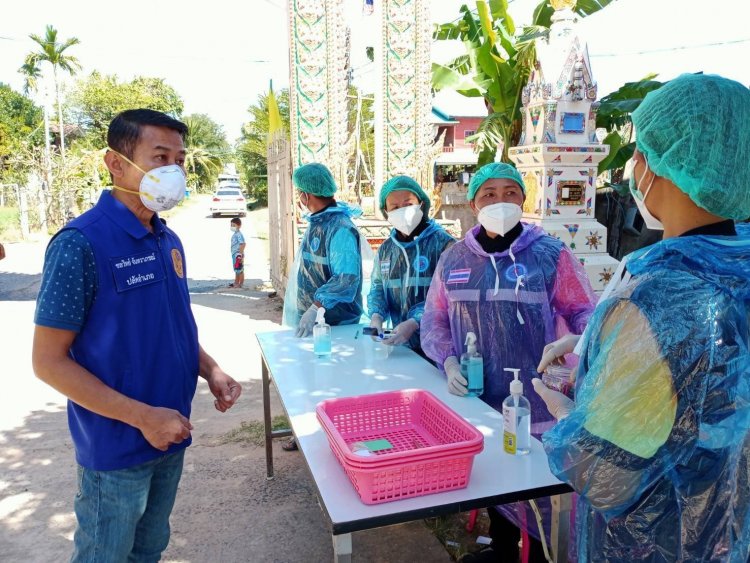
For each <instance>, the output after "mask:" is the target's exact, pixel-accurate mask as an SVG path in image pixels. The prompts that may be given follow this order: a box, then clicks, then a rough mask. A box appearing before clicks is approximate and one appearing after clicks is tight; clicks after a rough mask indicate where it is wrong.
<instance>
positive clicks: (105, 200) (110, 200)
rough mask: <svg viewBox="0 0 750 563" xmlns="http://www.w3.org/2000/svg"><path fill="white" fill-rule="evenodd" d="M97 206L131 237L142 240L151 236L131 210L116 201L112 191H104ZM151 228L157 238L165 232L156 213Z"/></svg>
mask: <svg viewBox="0 0 750 563" xmlns="http://www.w3.org/2000/svg"><path fill="white" fill-rule="evenodd" d="M96 205H97V207H99V208H100V209H101V210H102V211H103V212H104V214H105V215H106V216H107V217H109V218H110V219H112V221H114V222H115V223H116V224H117V225H118V226H119V227H120V228H121V229H123V230H124V231H125V232H126V233H128V234H129V235H130V236H131V237H133V238H135V239H142V238H143V237H145V236H146V235H149V234H151V233H150V232H149V230H148V229H147V228H146V227H144V226H143V224H142V223H141V222H140V221H139V220H138V217H136V216H135V214H134V213H133V212H132V211H130V209H128V208H127V207H126V206H125V205H124V204H123V203H122V202H120V201H118V200H117V199H115V197H114V196H113V195H112V190H104V191H103V192H102V195H101V196H100V197H99V202H98V203H97V204H96ZM151 226H152V227H153V228H154V235H155V236H157V237H158V236H159V235H160V234H161V233H162V231H163V230H164V225H163V224H162V222H161V221H160V220H159V215H158V214H157V213H154V216H153V217H152V218H151Z"/></svg>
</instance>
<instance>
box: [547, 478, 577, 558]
mask: <svg viewBox="0 0 750 563" xmlns="http://www.w3.org/2000/svg"><path fill="white" fill-rule="evenodd" d="M551 499H552V530H551V534H550V539H551V543H552V560H553V561H554V562H555V563H562V562H563V561H567V560H568V541H569V540H570V506H571V499H572V494H571V493H565V494H563V495H555V496H553V497H551Z"/></svg>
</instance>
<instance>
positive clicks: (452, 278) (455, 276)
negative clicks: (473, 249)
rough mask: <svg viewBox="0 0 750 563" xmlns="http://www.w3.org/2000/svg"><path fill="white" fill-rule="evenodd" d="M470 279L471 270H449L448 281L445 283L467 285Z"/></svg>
mask: <svg viewBox="0 0 750 563" xmlns="http://www.w3.org/2000/svg"><path fill="white" fill-rule="evenodd" d="M470 277H471V268H466V269H463V270H451V271H450V272H448V281H447V282H446V283H467V282H468V281H469V278H470Z"/></svg>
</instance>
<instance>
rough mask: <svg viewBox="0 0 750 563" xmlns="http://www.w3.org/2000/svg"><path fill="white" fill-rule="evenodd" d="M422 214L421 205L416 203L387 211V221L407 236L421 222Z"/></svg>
mask: <svg viewBox="0 0 750 563" xmlns="http://www.w3.org/2000/svg"><path fill="white" fill-rule="evenodd" d="M423 216H424V213H422V206H421V205H419V204H416V205H409V206H408V207H400V208H399V209H394V210H393V211H389V212H388V221H389V222H390V224H391V225H393V227H394V228H395V229H396V230H397V231H398V232H400V233H401V234H403V235H404V236H407V237H408V236H409V235H410V234H412V233H413V232H414V229H416V228H417V227H418V226H419V223H421V222H422V217H423Z"/></svg>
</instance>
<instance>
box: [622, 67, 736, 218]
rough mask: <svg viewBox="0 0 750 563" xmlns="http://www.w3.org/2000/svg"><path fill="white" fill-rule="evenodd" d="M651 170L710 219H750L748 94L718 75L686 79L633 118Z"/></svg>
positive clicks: (653, 95) (653, 97) (653, 96)
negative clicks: (672, 185) (685, 195)
mask: <svg viewBox="0 0 750 563" xmlns="http://www.w3.org/2000/svg"><path fill="white" fill-rule="evenodd" d="M633 124H634V125H635V132H636V147H637V148H638V150H639V151H640V152H641V153H643V155H645V157H646V163H647V164H648V167H649V169H650V170H651V171H652V172H654V174H656V175H657V176H661V177H662V178H666V179H667V180H669V181H670V182H672V183H673V184H674V185H675V186H677V187H678V188H679V189H680V190H681V191H683V192H684V193H685V194H687V196H688V197H689V198H690V199H691V200H693V202H695V204H696V205H698V206H700V207H702V208H703V209H705V210H706V211H708V212H709V213H713V214H714V215H718V216H719V217H724V218H727V219H747V218H748V217H750V189H748V177H750V90H748V89H747V88H746V87H745V86H743V85H742V84H740V83H739V82H735V81H733V80H729V79H727V78H722V77H720V76H714V75H702V74H683V75H681V76H679V77H677V78H675V79H674V80H672V81H670V82H668V83H667V84H665V85H664V86H662V87H661V88H659V89H658V90H655V91H653V92H650V93H649V94H648V95H647V96H646V98H645V99H644V100H643V103H641V105H640V106H639V107H638V109H636V110H635V111H634V112H633Z"/></svg>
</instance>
